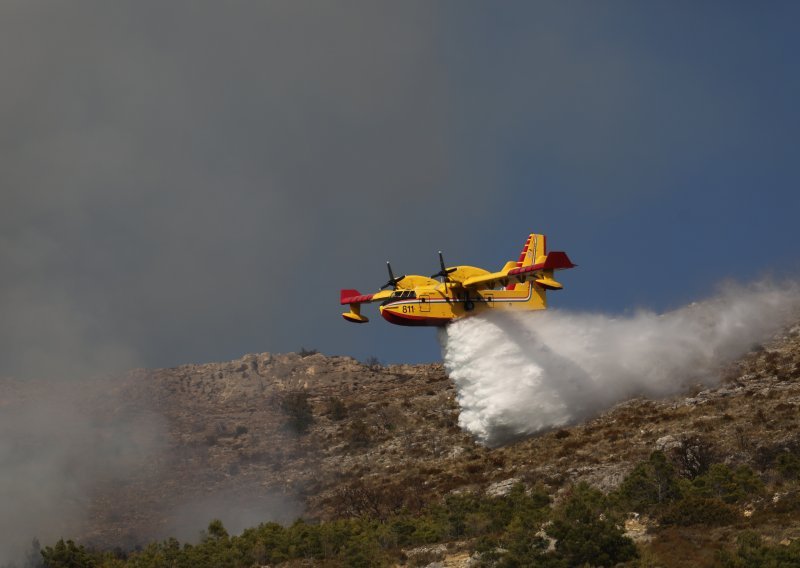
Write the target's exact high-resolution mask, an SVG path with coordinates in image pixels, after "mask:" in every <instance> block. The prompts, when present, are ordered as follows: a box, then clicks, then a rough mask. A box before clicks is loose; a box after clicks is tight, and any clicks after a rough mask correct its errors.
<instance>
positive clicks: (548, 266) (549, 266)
mask: <svg viewBox="0 0 800 568" xmlns="http://www.w3.org/2000/svg"><path fill="white" fill-rule="evenodd" d="M575 266H577V264H572V261H571V260H570V259H569V257H568V256H567V253H565V252H561V251H553V252H550V253H547V257H546V258H545V259H544V262H540V263H538V264H531V265H530V266H522V267H520V268H515V269H513V270H509V271H508V275H509V276H516V275H518V274H527V273H529V272H536V271H538V270H562V269H564V268H574V267H575Z"/></svg>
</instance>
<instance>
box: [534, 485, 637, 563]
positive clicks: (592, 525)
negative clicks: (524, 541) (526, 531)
mask: <svg viewBox="0 0 800 568" xmlns="http://www.w3.org/2000/svg"><path fill="white" fill-rule="evenodd" d="M609 517H610V509H609V508H608V506H607V499H606V497H605V496H604V495H603V494H602V493H601V492H600V491H598V490H596V489H593V488H591V487H589V486H588V485H586V484H584V483H581V484H579V485H578V486H577V487H576V488H575V490H574V492H573V494H572V495H571V496H570V498H569V499H567V501H566V502H565V503H564V504H563V505H562V506H561V507H560V508H559V511H558V512H557V517H556V519H555V520H554V521H553V524H552V525H550V526H549V527H547V529H546V531H547V534H548V535H550V536H551V537H553V538H555V539H557V542H556V553H557V555H558V556H560V557H561V558H562V559H563V560H565V561H566V562H567V564H568V565H569V566H581V565H583V564H589V565H592V566H598V565H599V566H613V565H615V564H618V563H620V562H626V561H628V560H633V559H634V558H637V557H638V552H637V551H636V545H635V544H634V542H633V541H632V540H631V539H629V538H628V537H626V536H624V535H623V533H622V529H621V528H620V527H619V526H617V524H616V523H615V522H614V520H613V519H612V518H609Z"/></svg>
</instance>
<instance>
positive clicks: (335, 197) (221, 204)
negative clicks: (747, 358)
mask: <svg viewBox="0 0 800 568" xmlns="http://www.w3.org/2000/svg"><path fill="white" fill-rule="evenodd" d="M799 17H800V4H798V3H796V2H778V1H774V2H760V3H756V2H750V3H736V2H729V1H725V2H722V1H720V2H655V1H654V2H633V1H630V2H621V1H617V2H614V1H608V2H602V3H600V2H592V1H586V2H577V1H567V2H561V1H558V2H557V1H552V2H527V1H526V2H502V3H486V2H466V1H458V2H402V3H388V2H385V3H381V2H374V1H370V2H366V1H365V2H323V1H319V2H296V1H291V2H253V1H247V2H245V1H241V2H235V1H231V2H199V1H194V0H193V1H185V2H145V1H136V2H113V3H109V2H101V1H98V2H31V1H27V0H24V1H23V0H10V1H7V2H3V3H2V4H0V74H2V75H1V76H2V85H3V88H2V89H0V120H2V128H0V160H2V162H1V163H0V375H17V376H40V375H48V374H53V373H58V374H64V375H76V374H78V375H79V374H85V373H93V372H96V371H103V370H106V369H111V368H127V367H129V366H172V365H176V364H180V363H184V362H203V361H213V360H225V359H231V358H234V357H238V356H240V355H242V354H244V353H248V352H260V351H272V352H281V351H294V350H297V349H299V348H300V347H301V346H304V347H306V348H317V349H319V350H321V351H322V352H324V353H327V354H347V355H352V356H355V357H358V358H364V357H368V356H377V357H379V358H380V359H382V360H384V361H391V362H416V361H426V360H435V359H438V358H439V357H440V353H439V346H438V343H437V341H436V335H435V332H434V331H433V330H429V329H426V330H420V329H413V328H400V327H396V326H391V325H389V324H388V323H386V322H384V321H383V320H382V319H381V318H380V317H379V316H378V315H377V310H376V309H375V307H372V308H366V309H365V313H367V315H369V316H374V317H373V318H372V320H373V321H372V322H371V323H370V324H367V325H363V326H356V325H352V324H349V323H347V322H345V321H344V320H343V319H342V318H341V317H340V315H339V314H340V313H341V311H342V307H341V306H339V303H338V297H339V289H340V288H357V289H359V290H360V291H362V292H364V293H366V292H371V291H374V290H375V289H376V288H377V287H378V286H380V285H381V284H383V283H384V282H385V280H386V274H385V265H384V263H385V261H386V259H391V260H392V263H393V266H394V268H395V269H396V271H397V272H398V273H420V274H426V275H427V274H432V273H433V272H435V271H436V270H438V265H437V258H436V251H437V250H439V249H442V250H444V251H445V258H446V259H447V261H448V263H449V264H475V265H478V266H484V267H486V268H489V269H498V268H500V267H501V266H502V265H503V264H504V262H505V261H506V260H509V259H512V258H515V257H516V255H517V254H518V253H519V249H520V247H521V246H522V243H523V241H524V239H525V238H526V236H527V234H528V233H529V232H531V231H537V232H544V233H546V234H547V235H548V242H549V244H550V246H551V248H554V249H561V250H566V251H567V252H568V253H569V254H570V256H571V257H572V259H573V260H574V261H575V262H576V263H578V264H579V265H580V266H579V268H578V269H576V270H572V271H569V272H567V273H564V274H563V278H562V281H563V282H564V284H565V290H564V291H563V292H559V293H557V294H553V295H552V296H551V305H552V306H555V307H558V308H568V309H581V310H584V309H589V310H593V311H601V312H611V313H619V312H622V311H626V310H634V309H637V308H640V307H646V308H653V309H656V310H661V309H667V308H671V307H675V306H679V305H681V304H683V303H686V302H688V301H692V300H694V299H699V298H702V297H704V296H706V295H708V294H710V293H711V289H712V288H713V287H714V286H715V285H716V284H718V283H719V282H720V281H722V280H724V279H728V278H733V279H737V280H740V281H750V280H753V279H756V278H759V277H760V276H761V275H763V274H764V273H771V274H774V275H778V276H786V275H788V276H793V275H795V274H797V271H798V267H800V262H798V250H799V249H800V247H798V244H797V243H798V223H797V218H798V215H799V214H800V191H798V190H799V189H800V187H798V186H799V183H798V182H800V170H799V169H798V168H800V155H798V154H800V145H799V144H798V136H800V134H799V133H800V111H799V110H798V108H800V107H799V106H798V100H800V66H798V65H797V53H798V52H800V36H798V34H797V33H796V24H797V21H798V18H799Z"/></svg>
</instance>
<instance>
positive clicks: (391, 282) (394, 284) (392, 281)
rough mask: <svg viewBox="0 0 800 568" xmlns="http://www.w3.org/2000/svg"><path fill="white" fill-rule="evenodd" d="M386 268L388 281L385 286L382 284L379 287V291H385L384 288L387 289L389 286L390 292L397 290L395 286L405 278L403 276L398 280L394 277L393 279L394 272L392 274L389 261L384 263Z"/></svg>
mask: <svg viewBox="0 0 800 568" xmlns="http://www.w3.org/2000/svg"><path fill="white" fill-rule="evenodd" d="M386 268H388V269H389V281H388V282H387V283H386V284H384V285H383V286H381V290H383V289H385V288H388V287H389V286H391V287H392V290H397V284H398V283H399V282H400V281H401V280H402V279H403V278H405V275H403V276H401V277H399V278H395V277H394V272H392V265H391V264H389V261H388V260H387V261H386Z"/></svg>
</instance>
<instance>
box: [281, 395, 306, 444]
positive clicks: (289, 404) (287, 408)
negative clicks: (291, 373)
mask: <svg viewBox="0 0 800 568" xmlns="http://www.w3.org/2000/svg"><path fill="white" fill-rule="evenodd" d="M308 398H309V396H308V393H307V392H304V391H296V392H290V393H287V394H286V395H285V396H284V397H283V400H281V410H283V412H284V413H285V414H286V416H287V418H288V420H287V425H288V426H289V427H290V428H291V429H292V430H294V431H295V432H297V433H299V434H305V433H306V432H307V431H308V428H309V426H311V424H313V422H314V415H313V413H312V412H311V405H310V404H309V402H308Z"/></svg>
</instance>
